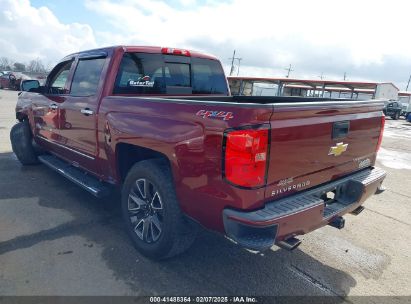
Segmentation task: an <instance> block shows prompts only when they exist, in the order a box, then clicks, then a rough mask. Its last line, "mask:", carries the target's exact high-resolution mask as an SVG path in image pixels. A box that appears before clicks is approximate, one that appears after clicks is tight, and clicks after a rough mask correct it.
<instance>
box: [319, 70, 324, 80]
mask: <svg viewBox="0 0 411 304" xmlns="http://www.w3.org/2000/svg"><path fill="white" fill-rule="evenodd" d="M318 77H320V79H321V80H323V78H324V73H323V72H321V75H320V76H318Z"/></svg>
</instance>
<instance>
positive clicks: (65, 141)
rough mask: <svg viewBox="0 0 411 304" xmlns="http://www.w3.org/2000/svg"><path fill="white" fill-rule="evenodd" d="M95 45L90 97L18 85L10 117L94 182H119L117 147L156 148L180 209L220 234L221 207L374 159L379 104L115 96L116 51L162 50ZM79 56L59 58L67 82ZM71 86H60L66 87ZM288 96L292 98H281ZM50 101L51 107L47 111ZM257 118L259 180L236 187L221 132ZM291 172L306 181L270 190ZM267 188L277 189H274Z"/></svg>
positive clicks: (264, 198)
mask: <svg viewBox="0 0 411 304" xmlns="http://www.w3.org/2000/svg"><path fill="white" fill-rule="evenodd" d="M97 51H104V52H106V53H107V57H106V63H105V65H104V67H103V71H102V75H101V79H100V82H99V85H98V91H97V92H98V93H97V94H96V95H95V96H91V97H74V96H70V94H69V93H67V94H63V95H59V96H52V95H47V94H40V93H27V92H23V93H22V94H21V95H20V97H19V101H18V104H17V108H16V111H17V117H18V118H20V119H22V117H24V116H25V117H28V119H29V121H30V124H31V127H32V130H33V134H34V139H35V141H36V142H37V143H38V144H39V145H40V146H42V147H43V148H45V149H46V150H48V151H50V152H52V153H54V154H56V155H57V156H59V157H61V158H63V159H65V160H67V161H68V162H70V163H73V164H74V165H76V166H77V167H81V168H83V169H84V170H86V171H88V172H89V173H91V174H93V175H94V176H96V177H97V178H99V179H100V180H102V181H106V182H108V183H111V184H115V185H118V186H121V183H122V178H121V176H120V172H119V168H118V147H119V144H130V145H134V146H138V147H143V148H148V149H151V150H154V151H156V152H159V153H161V154H163V155H164V156H165V157H166V158H167V159H168V160H169V162H170V165H171V168H172V173H173V178H174V183H175V189H176V193H177V198H178V200H179V202H180V204H181V209H182V210H183V212H184V213H186V214H187V215H189V216H190V217H192V218H193V219H195V220H197V221H198V222H200V223H201V224H202V225H204V226H206V227H207V228H210V229H213V230H217V231H220V232H224V225H223V219H222V213H223V210H224V209H225V208H232V209H237V210H243V211H244V210H246V211H247V210H250V211H251V210H255V209H258V208H261V207H263V206H264V204H265V203H267V202H268V201H272V200H273V199H277V198H280V197H282V196H285V195H290V194H292V193H294V192H298V191H301V190H304V189H305V188H308V187H312V186H316V185H319V184H323V183H326V182H329V181H331V180H334V179H336V178H338V177H340V176H343V175H346V174H349V173H351V172H354V171H357V170H359V164H358V161H359V160H361V159H364V158H366V159H367V158H368V159H369V160H370V164H369V165H370V166H371V165H373V164H374V162H375V153H376V152H375V148H376V145H377V140H378V136H379V133H380V121H381V119H380V118H381V116H382V112H381V109H382V103H380V102H372V101H369V102H347V101H344V102H338V101H330V102H327V100H323V101H321V102H309V100H308V99H300V100H298V99H295V98H294V99H287V98H282V97H275V98H274V97H273V98H272V100H271V99H270V98H265V99H264V98H263V99H262V98H258V97H248V99H244V98H235V97H228V96H226V97H221V100H220V99H219V97H218V96H216V95H214V96H210V99H209V100H207V97H205V98H203V99H201V98H194V97H192V96H191V97H190V96H185V97H180V98H176V97H174V98H172V99H166V98H164V96H157V97H154V96H150V97H142V96H139V97H137V96H121V95H113V94H112V92H113V87H114V82H115V79H116V75H117V70H118V68H119V65H120V62H121V59H122V56H123V54H124V52H127V51H132V52H147V53H161V48H160V47H131V46H130V47H129V46H124V47H122V46H118V47H112V48H105V49H101V50H97ZM190 52H191V56H192V57H199V58H206V59H210V60H216V59H215V57H213V56H209V55H203V54H200V53H196V52H192V51H190ZM85 53H86V52H85ZM81 54H82V53H79V54H73V55H69V56H67V57H66V58H65V59H63V61H66V60H74V61H73V67H72V69H71V71H70V76H69V78H68V82H70V81H71V79H72V77H73V74H74V71H75V66H76V64H77V63H78V60H79V59H78V56H79V55H81ZM227 87H228V85H227ZM69 89H70V87H69V86H67V92H69ZM211 97H213V98H211ZM190 98H192V99H196V100H190ZM287 101H290V103H285V102H287ZM53 104H55V105H57V110H53V109H52V108H51V105H53ZM84 108H88V109H90V110H92V111H93V114H92V115H89V116H84V115H82V114H81V113H80V110H81V109H84ZM202 110H204V111H223V112H231V113H233V117H230V118H231V119H228V120H223V119H219V118H210V117H206V118H204V116H198V115H196V114H197V113H198V112H199V111H202ZM337 121H349V122H350V131H349V133H348V135H347V137H346V138H343V139H341V140H333V139H332V137H331V133H332V126H333V123H334V122H337ZM262 124H265V125H268V127H270V143H269V146H270V150H269V151H268V152H269V156H268V158H267V164H268V167H269V168H268V172H267V185H266V186H264V187H260V188H258V189H244V188H240V187H235V186H233V185H231V184H229V183H228V182H226V181H225V180H224V179H223V172H222V170H223V169H222V168H223V167H222V164H223V137H224V132H225V131H226V130H227V129H230V128H239V127H245V126H255V125H262ZM108 138H110V140H108ZM338 142H344V143H348V149H347V151H346V152H345V153H344V154H343V155H341V156H338V157H335V156H330V155H328V152H329V149H330V147H331V146H333V145H335V144H337V143H338ZM289 178H292V179H293V183H302V182H306V181H307V180H308V181H309V185H308V184H307V185H306V186H304V187H300V188H298V189H292V191H285V192H284V193H277V192H278V191H279V190H280V189H281V188H282V187H281V186H279V185H278V183H279V182H280V181H281V180H284V179H289ZM273 192H275V193H277V194H275V195H272V193H273ZM317 213H320V212H319V211H318V210H317V211H316V210H313V211H312V212H311V211H310V213H307V214H306V215H304V214H300V215H298V216H297V217H294V218H293V222H289V223H287V220H286V219H284V221H285V223H284V224H281V225H282V226H284V225H288V227H290V228H289V229H291V230H293V231H295V230H298V227H301V231H302V232H306V231H308V230H311V228H314V227H311V226H310V227H306V225H305V224H304V225H302V222H304V223H305V222H306V219H307V218H310V217H313V216H317ZM316 222H318V221H317V220H316ZM282 229H285V230H284V231H287V228H282Z"/></svg>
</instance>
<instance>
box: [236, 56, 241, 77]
mask: <svg viewBox="0 0 411 304" xmlns="http://www.w3.org/2000/svg"><path fill="white" fill-rule="evenodd" d="M236 59H237V60H238V69H237V76H238V74H240V65H241V60H243V58H236Z"/></svg>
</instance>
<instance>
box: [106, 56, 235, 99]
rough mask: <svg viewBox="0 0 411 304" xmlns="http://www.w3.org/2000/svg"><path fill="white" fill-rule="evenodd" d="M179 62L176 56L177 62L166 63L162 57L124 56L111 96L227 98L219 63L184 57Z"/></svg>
mask: <svg viewBox="0 0 411 304" xmlns="http://www.w3.org/2000/svg"><path fill="white" fill-rule="evenodd" d="M181 59H182V57H179V56H176V58H175V61H176V62H165V60H164V56H163V55H162V54H146V53H125V54H124V56H123V59H122V61H121V64H120V68H119V71H118V74H117V78H116V82H115V86H114V91H113V93H114V94H143V95H144V94H153V95H155V94H172V95H177V94H225V95H227V94H228V91H227V85H226V80H225V76H224V73H223V70H222V68H221V65H220V63H219V62H218V61H216V60H208V59H202V58H187V57H184V59H185V60H181ZM180 60H181V61H182V62H179V61H180ZM177 61H178V62H177Z"/></svg>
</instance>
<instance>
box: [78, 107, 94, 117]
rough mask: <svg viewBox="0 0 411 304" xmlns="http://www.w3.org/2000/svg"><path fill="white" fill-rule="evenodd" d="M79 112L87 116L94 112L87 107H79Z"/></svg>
mask: <svg viewBox="0 0 411 304" xmlns="http://www.w3.org/2000/svg"><path fill="white" fill-rule="evenodd" d="M80 112H81V113H82V114H84V115H86V116H89V115H93V114H94V112H93V111H92V110H90V109H89V108H85V109H81V110H80Z"/></svg>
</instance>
